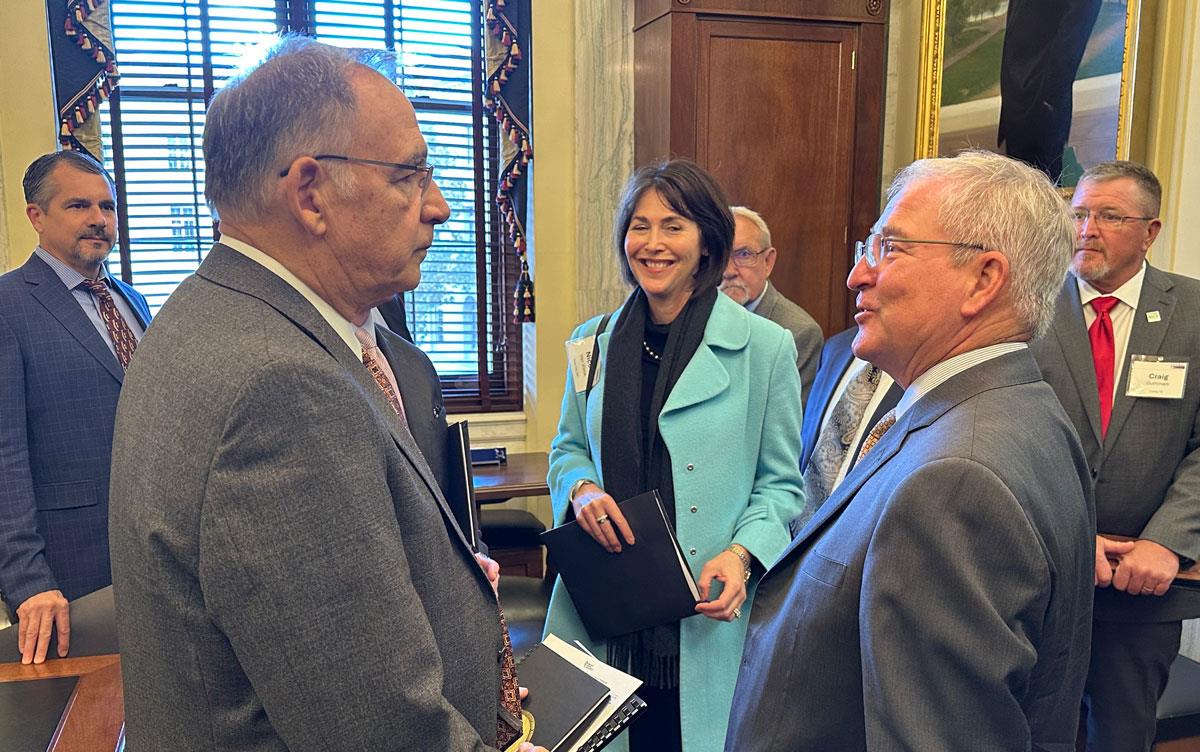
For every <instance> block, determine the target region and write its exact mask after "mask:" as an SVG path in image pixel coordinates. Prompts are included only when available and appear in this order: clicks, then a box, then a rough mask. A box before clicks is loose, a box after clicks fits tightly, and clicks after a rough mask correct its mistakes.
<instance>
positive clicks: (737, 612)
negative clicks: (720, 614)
mask: <svg viewBox="0 0 1200 752" xmlns="http://www.w3.org/2000/svg"><path fill="white" fill-rule="evenodd" d="M733 618H735V619H740V618H742V609H740V608H735V609H733Z"/></svg>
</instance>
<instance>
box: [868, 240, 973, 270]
mask: <svg viewBox="0 0 1200 752" xmlns="http://www.w3.org/2000/svg"><path fill="white" fill-rule="evenodd" d="M893 243H914V244H920V245H953V246H957V247H959V248H974V249H975V250H977V251H985V250H987V249H986V248H984V247H983V246H981V245H976V244H975V243H960V242H958V241H956V240H913V239H912V238H897V237H893V236H891V235H884V234H882V233H878V232H873V233H871V234H870V235H868V236H867V239H866V240H859V241H857V242H855V243H854V263H855V265H857V264H858V262H860V261H862V260H863V259H866V261H867V268H868V269H874V268H875V267H877V266H879V261H880V259H882V258H883V256H884V254H886V253H891V252H892V244H893Z"/></svg>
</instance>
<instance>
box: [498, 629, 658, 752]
mask: <svg viewBox="0 0 1200 752" xmlns="http://www.w3.org/2000/svg"><path fill="white" fill-rule="evenodd" d="M517 679H518V680H519V682H520V683H521V685H522V686H526V687H528V688H529V696H528V697H527V698H526V699H525V700H524V701H523V703H522V705H523V707H524V709H525V710H528V711H529V713H530V714H531V715H532V716H533V742H534V743H535V744H539V745H541V746H544V747H546V748H547V749H549V750H550V752H597V751H598V750H601V749H603V748H604V747H606V746H607V745H608V743H609V742H611V741H612V740H613V739H614V738H616V736H617V735H618V734H620V733H621V732H622V731H624V730H625V727H626V726H628V725H629V724H630V723H631V722H632V721H633V720H634V717H635V716H637V714H638V713H640V712H641V711H642V710H644V709H645V708H646V703H645V702H643V701H642V699H641V698H640V697H638V696H637V695H636V694H634V692H635V691H636V690H637V688H638V687H640V686H641V684H642V682H641V681H640V680H638V679H636V678H634V677H632V676H630V675H629V674H626V673H624V672H623V671H618V670H617V669H615V668H613V667H612V666H609V665H608V664H606V663H604V662H603V661H601V660H598V659H597V658H595V657H594V656H592V655H590V654H589V653H586V652H584V651H583V650H580V649H579V648H578V647H576V646H574V645H569V644H567V643H566V642H563V641H562V640H560V639H559V638H557V637H555V636H554V635H552V634H551V635H546V639H545V640H543V641H542V642H541V643H539V644H538V645H536V646H534V647H533V648H532V649H531V650H530V651H529V652H528V653H526V654H525V656H524V657H523V658H522V659H521V660H520V662H519V663H517ZM585 680H586V681H585ZM597 685H598V686H599V687H600V689H601V693H600V694H601V699H600V701H599V702H598V703H595V704H594V705H592V704H590V702H591V698H593V697H595V696H596V694H595V690H596V686H597Z"/></svg>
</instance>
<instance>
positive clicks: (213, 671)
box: [110, 244, 502, 752]
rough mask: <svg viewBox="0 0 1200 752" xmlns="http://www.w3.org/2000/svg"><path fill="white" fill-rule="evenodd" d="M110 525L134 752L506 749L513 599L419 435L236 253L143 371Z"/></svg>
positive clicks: (152, 342) (203, 274)
mask: <svg viewBox="0 0 1200 752" xmlns="http://www.w3.org/2000/svg"><path fill="white" fill-rule="evenodd" d="M110 532H111V548H112V558H113V590H114V594H115V598H116V608H117V614H118V633H119V637H120V641H121V652H122V673H123V678H124V686H125V717H126V724H127V725H126V732H127V735H128V739H129V748H130V749H131V750H135V751H136V750H139V749H161V748H165V747H170V748H171V749H174V750H210V749H212V750H215V749H220V750H284V749H287V750H292V751H293V752H295V751H296V750H364V749H380V750H382V749H400V748H403V749H410V748H411V749H416V748H421V749H444V750H482V749H490V747H489V746H487V745H493V744H494V743H495V731H496V727H495V718H496V710H497V707H498V699H499V671H498V668H497V656H498V651H499V649H500V647H501V645H502V638H501V633H500V629H499V623H498V616H497V609H496V601H495V597H494V596H493V594H492V591H491V588H490V586H489V585H488V583H487V581H486V578H485V577H484V576H483V574H482V572H481V570H480V569H479V567H478V566H477V565H476V563H475V561H474V559H473V557H472V554H471V551H470V550H469V548H468V546H467V543H466V541H465V539H464V538H463V536H462V533H461V531H459V529H458V527H457V526H456V525H455V524H454V522H453V518H452V517H451V515H450V514H449V511H448V510H447V509H446V507H445V502H444V500H443V498H442V496H441V493H440V491H439V490H438V488H437V483H436V481H435V480H434V478H433V475H432V473H431V472H430V469H429V467H428V465H427V464H426V462H425V460H424V458H422V456H421V454H420V451H419V450H418V449H417V446H416V444H415V443H414V442H413V439H412V436H411V435H410V434H409V433H408V432H407V431H406V430H405V429H404V427H403V425H402V424H401V423H400V421H399V420H398V419H397V418H396V416H395V415H394V413H392V412H391V410H390V408H389V407H388V405H387V402H386V400H385V399H384V397H383V395H382V393H381V391H380V390H379V388H378V387H377V386H376V384H375V382H374V381H373V380H372V379H371V376H370V375H369V374H368V372H367V370H366V368H365V367H363V365H362V362H361V361H360V360H359V358H358V356H357V354H356V353H353V352H352V351H351V350H350V348H348V347H346V345H345V344H344V343H343V341H342V340H341V339H340V338H338V336H337V335H336V334H335V333H334V332H333V331H332V330H331V329H330V328H329V326H328V325H327V324H326V323H325V321H324V320H323V319H322V318H321V317H320V315H319V314H318V313H317V312H316V311H315V310H314V309H313V307H312V306H311V305H310V304H309V303H308V302H307V301H305V300H304V298H303V297H302V296H301V295H300V294H299V293H298V292H296V291H295V290H294V289H293V288H291V287H290V286H288V285H287V284H286V283H285V282H283V281H282V280H281V279H279V278H278V277H276V276H275V275H274V274H272V273H270V272H269V271H267V270H266V269H264V268H262V267H261V266H259V265H258V264H255V263H254V262H252V261H250V260H249V259H247V258H245V257H244V256H242V255H240V254H238V253H236V252H234V251H232V250H230V249H228V248H226V247H224V246H221V245H219V244H218V245H217V246H215V247H214V248H213V250H212V252H211V253H210V254H209V256H208V258H207V259H206V260H205V261H204V263H203V264H202V265H201V266H200V269H199V270H198V271H197V273H196V275H195V276H193V277H191V278H189V279H188V280H186V281H185V282H184V283H183V284H182V285H181V286H180V287H179V289H178V291H177V292H176V293H175V294H174V295H172V297H171V299H170V300H169V301H168V302H167V304H166V305H165V306H164V307H163V309H162V313H161V318H160V319H158V321H157V322H156V325H155V326H154V327H152V328H151V329H150V331H149V332H148V334H147V336H146V338H145V339H144V340H143V341H142V344H141V345H140V346H139V348H138V357H137V358H136V359H135V360H134V363H133V365H132V367H131V368H130V369H129V373H128V374H127V377H126V380H125V389H124V391H123V392H122V400H121V402H120V405H119V407H118V411H117V421H116V438H115V442H114V447H113V474H112V504H111V521H110ZM481 739H482V740H483V741H481ZM485 742H486V744H485Z"/></svg>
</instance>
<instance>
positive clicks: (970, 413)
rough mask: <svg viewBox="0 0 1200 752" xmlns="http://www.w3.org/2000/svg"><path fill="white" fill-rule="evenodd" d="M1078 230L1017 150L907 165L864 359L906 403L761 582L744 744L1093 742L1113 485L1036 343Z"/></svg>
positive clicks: (877, 273)
mask: <svg viewBox="0 0 1200 752" xmlns="http://www.w3.org/2000/svg"><path fill="white" fill-rule="evenodd" d="M1071 230H1072V225H1071V218H1070V216H1069V215H1068V213H1067V210H1066V207H1065V206H1064V205H1063V202H1062V199H1061V198H1060V197H1059V195H1058V192H1057V190H1056V189H1055V187H1054V186H1053V185H1052V184H1051V183H1050V181H1049V180H1048V179H1047V178H1046V176H1045V175H1044V174H1043V173H1041V172H1039V171H1037V170H1035V169H1034V168H1032V167H1030V166H1028V165H1025V164H1022V163H1020V162H1017V161H1016V160H1012V159H1009V158H1007V157H1002V156H999V155H996V154H990V153H987V152H964V153H963V154H960V155H959V156H957V157H953V158H949V159H925V160H920V161H918V162H915V163H913V164H912V165H909V166H908V167H906V168H905V169H904V170H902V171H901V172H900V174H899V175H898V176H897V177H896V180H895V181H894V182H893V184H892V186H891V189H890V190H889V201H888V204H887V207H886V208H885V209H884V212H883V216H882V217H880V218H879V221H878V222H877V223H876V225H875V232H874V233H873V234H872V235H871V236H870V237H869V238H867V240H866V241H864V242H861V243H859V244H858V248H857V252H856V260H855V265H854V267H853V269H852V270H851V272H850V276H849V279H848V280H847V284H848V285H849V287H850V288H851V289H853V290H855V291H856V292H857V293H858V294H857V300H856V302H857V307H858V314H857V315H856V316H855V321H856V322H857V323H858V328H859V331H858V335H857V337H856V338H855V341H854V345H853V349H854V354H855V355H856V356H858V357H860V358H862V359H864V360H866V361H868V362H870V363H874V364H875V365H877V366H878V367H879V368H881V369H883V370H884V371H886V372H887V373H888V374H890V375H891V376H892V377H893V378H894V379H895V380H896V382H897V383H898V384H900V386H901V387H903V388H904V395H903V396H902V397H901V399H900V402H899V403H898V404H897V406H896V408H895V410H893V411H891V412H889V413H888V415H886V416H884V418H883V419H881V420H880V422H879V423H878V424H877V425H876V426H875V427H874V428H873V429H872V430H871V433H870V435H869V436H868V438H867V440H866V442H865V443H864V444H863V449H862V450H861V453H860V458H859V460H858V463H857V464H855V466H854V468H853V469H851V470H850V472H849V474H848V475H847V476H846V479H845V480H844V481H843V482H842V483H841V485H839V486H838V487H837V488H836V489H835V490H834V491H833V493H832V494H831V495H830V496H829V499H828V500H827V501H826V502H825V503H824V504H823V505H821V507H820V508H819V509H818V510H817V511H816V513H815V515H814V516H813V517H812V519H810V520H809V521H808V522H807V524H806V525H805V526H804V527H803V529H801V530H800V532H799V534H798V535H797V536H796V538H795V539H794V540H793V541H792V544H791V546H790V547H789V548H788V549H787V550H786V551H785V552H784V554H783V555H782V556H781V557H780V559H779V560H778V561H777V562H775V564H773V565H772V566H771V567H770V569H769V570H768V571H767V573H766V574H765V575H764V576H763V579H762V581H761V582H760V583H759V586H758V593H757V597H756V600H755V603H754V610H753V613H752V614H751V618H750V625H749V632H748V634H747V637H746V645H745V650H744V652H743V657H742V670H741V674H740V675H739V677H738V683H737V689H736V692H735V694H734V698H735V699H734V708H733V711H732V715H731V720H730V725H729V734H728V736H727V737H726V742H725V748H726V750H728V751H729V752H732V751H733V750H738V752H757V751H759V750H773V751H778V752H783V750H787V751H788V752H804V751H807V752H828V751H829V750H868V749H870V750H900V749H904V750H921V751H922V752H959V751H960V750H964V749H979V750H990V751H991V752H1001V751H1006V750H1008V751H1011V752H1028V751H1029V750H1031V749H1032V750H1050V749H1056V750H1058V749H1071V748H1072V747H1073V742H1074V739H1075V732H1076V727H1077V725H1078V717H1077V715H1076V712H1077V709H1078V707H1079V697H1080V695H1081V694H1082V692H1083V682H1084V677H1085V674H1086V671H1087V650H1088V645H1087V639H1088V633H1089V630H1090V627H1091V612H1092V598H1091V590H1092V584H1091V580H1092V568H1093V556H1092V548H1093V543H1094V535H1095V526H1094V525H1093V524H1092V520H1093V512H1092V502H1091V476H1090V474H1089V472H1088V466H1087V463H1086V461H1085V458H1084V456H1083V450H1082V448H1081V447H1080V446H1079V440H1078V439H1077V438H1076V437H1075V431H1074V429H1073V428H1072V426H1071V423H1070V421H1069V419H1068V418H1067V415H1066V413H1065V412H1064V411H1063V409H1062V407H1061V406H1060V405H1059V404H1058V400H1057V399H1056V398H1055V395H1054V392H1053V390H1051V389H1050V387H1049V386H1047V385H1046V383H1045V382H1044V381H1042V378H1041V374H1040V373H1039V372H1038V368H1037V364H1036V363H1035V362H1034V360H1033V356H1032V355H1031V354H1030V352H1029V348H1028V346H1027V344H1026V343H1027V341H1028V340H1030V339H1031V338H1032V337H1034V336H1035V335H1036V334H1037V333H1038V332H1040V331H1043V330H1044V329H1045V328H1046V326H1048V325H1049V322H1050V318H1051V316H1052V315H1053V313H1054V308H1053V301H1054V294H1055V292H1056V291H1057V289H1058V287H1059V284H1060V280H1061V279H1062V278H1063V276H1064V275H1065V274H1066V268H1067V258H1068V252H1069V249H1070V247H1071Z"/></svg>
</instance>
